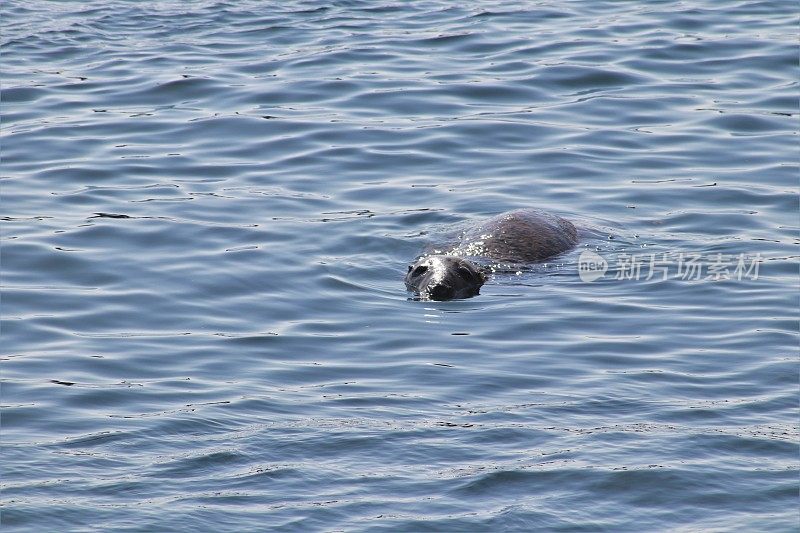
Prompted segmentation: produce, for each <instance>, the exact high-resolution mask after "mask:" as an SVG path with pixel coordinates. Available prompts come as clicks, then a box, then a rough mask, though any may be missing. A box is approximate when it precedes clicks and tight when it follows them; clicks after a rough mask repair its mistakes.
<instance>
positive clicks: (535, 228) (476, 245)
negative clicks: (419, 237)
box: [405, 209, 578, 300]
mask: <svg viewBox="0 0 800 533" xmlns="http://www.w3.org/2000/svg"><path fill="white" fill-rule="evenodd" d="M577 243H578V232H577V230H576V229H575V226H574V225H573V224H572V223H571V222H570V221H568V220H566V219H563V218H561V217H559V216H557V215H554V214H552V213H548V212H545V211H541V210H538V209H519V210H517V211H509V212H508V213H503V214H501V215H497V216H495V217H492V218H490V219H489V220H487V221H485V222H484V223H483V224H481V225H480V226H478V227H476V228H472V229H468V230H467V231H464V232H462V234H461V235H460V238H459V239H458V240H457V241H456V242H455V243H454V245H452V246H449V247H447V248H445V249H444V250H433V251H432V253H430V254H424V255H422V256H421V257H420V258H419V259H417V261H415V262H414V264H412V265H410V266H409V267H408V272H407V273H406V278H405V282H406V288H407V289H408V290H409V291H413V292H414V293H415V294H416V295H417V296H418V297H419V298H420V299H422V300H452V299H456V298H470V297H472V296H475V295H477V294H478V293H479V292H480V288H481V286H483V284H484V283H485V282H486V279H487V273H488V272H489V271H493V270H495V268H494V267H488V266H481V264H482V263H485V262H486V261H489V262H492V263H494V264H495V265H497V264H504V265H508V267H512V266H514V265H523V264H526V263H534V262H540V261H543V260H545V259H548V258H550V257H554V256H556V255H559V254H561V253H564V252H566V251H568V250H571V249H572V248H573V247H574V246H575V245H576V244H577Z"/></svg>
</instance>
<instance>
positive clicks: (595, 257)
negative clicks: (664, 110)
mask: <svg viewBox="0 0 800 533" xmlns="http://www.w3.org/2000/svg"><path fill="white" fill-rule="evenodd" d="M606 270H608V261H606V260H605V259H603V257H602V256H601V255H600V254H598V253H597V252H595V251H593V250H584V251H583V252H581V255H580V257H578V275H579V276H580V277H581V281H585V282H587V283H588V282H590V281H594V280H596V279H600V278H602V277H603V275H604V274H605V273H606Z"/></svg>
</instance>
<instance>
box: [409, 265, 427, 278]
mask: <svg viewBox="0 0 800 533" xmlns="http://www.w3.org/2000/svg"><path fill="white" fill-rule="evenodd" d="M409 268H410V267H409ZM427 271H428V267H426V266H425V265H420V266H418V267H417V268H415V269H414V273H413V274H411V275H412V276H414V277H416V276H421V275H422V274H424V273H425V272H427Z"/></svg>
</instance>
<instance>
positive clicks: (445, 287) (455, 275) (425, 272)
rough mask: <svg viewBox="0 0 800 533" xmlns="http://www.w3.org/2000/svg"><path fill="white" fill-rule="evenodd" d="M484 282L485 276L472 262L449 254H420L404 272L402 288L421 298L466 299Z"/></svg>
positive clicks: (473, 294) (476, 291) (478, 289)
mask: <svg viewBox="0 0 800 533" xmlns="http://www.w3.org/2000/svg"><path fill="white" fill-rule="evenodd" d="M485 281H486V275H485V274H484V273H483V272H481V270H480V268H479V267H478V266H477V265H476V264H475V263H472V262H471V261H468V260H466V259H463V258H461V257H455V256H452V255H429V256H425V257H421V258H420V259H418V260H417V261H416V262H415V263H414V264H413V265H410V266H409V267H408V273H407V274H406V288H407V289H408V290H410V291H414V292H415V293H416V294H418V295H419V297H420V298H421V299H423V300H440V301H441V300H453V299H457V298H470V297H472V296H475V295H476V294H478V292H479V291H480V288H481V285H483V284H484V282H485Z"/></svg>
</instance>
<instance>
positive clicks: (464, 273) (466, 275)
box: [456, 266, 475, 281]
mask: <svg viewBox="0 0 800 533" xmlns="http://www.w3.org/2000/svg"><path fill="white" fill-rule="evenodd" d="M456 272H458V275H459V276H460V277H461V279H465V280H468V281H473V280H474V279H475V276H474V275H473V274H472V272H471V271H470V270H469V269H468V268H467V267H465V266H460V267H458V270H456Z"/></svg>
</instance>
